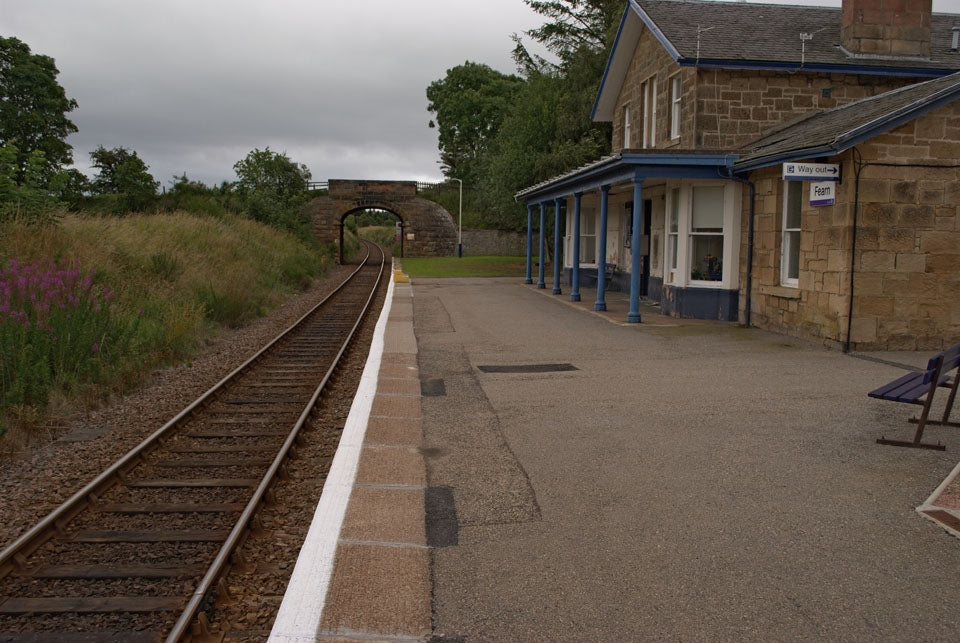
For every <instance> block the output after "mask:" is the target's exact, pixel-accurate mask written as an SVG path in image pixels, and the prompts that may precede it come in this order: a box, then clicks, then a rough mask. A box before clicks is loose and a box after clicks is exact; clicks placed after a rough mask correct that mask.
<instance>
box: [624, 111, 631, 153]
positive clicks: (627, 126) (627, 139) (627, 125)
mask: <svg viewBox="0 0 960 643" xmlns="http://www.w3.org/2000/svg"><path fill="white" fill-rule="evenodd" d="M630 134H631V132H630V105H629V104H627V105H624V106H623V149H625V150H628V149H630Z"/></svg>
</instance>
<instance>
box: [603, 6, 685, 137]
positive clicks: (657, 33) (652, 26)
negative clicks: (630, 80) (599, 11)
mask: <svg viewBox="0 0 960 643" xmlns="http://www.w3.org/2000/svg"><path fill="white" fill-rule="evenodd" d="M631 11H632V12H633V13H635V14H636V15H637V17H638V18H639V19H640V21H641V22H643V24H644V25H645V26H646V27H647V29H649V30H650V33H652V34H653V35H654V37H655V38H656V39H657V41H658V42H659V43H660V45H661V46H662V47H663V48H664V49H665V50H666V52H667V54H668V55H669V56H671V57H672V58H673V59H674V60H678V59H679V58H680V52H679V51H677V48H676V47H674V46H673V43H671V42H670V41H669V40H668V39H667V37H666V36H665V35H664V34H663V32H662V31H661V30H660V28H659V27H658V26H657V24H656V23H655V22H654V21H653V20H651V19H650V16H648V15H647V13H646V12H645V11H644V10H643V9H642V8H641V7H640V5H639V4H637V2H636V1H635V0H629V1H628V2H627V5H626V7H624V11H623V17H621V18H620V26H619V27H618V28H617V36H616V38H614V40H613V46H612V47H611V48H610V56H609V57H608V58H607V66H606V68H604V70H603V78H601V80H600V87H599V88H598V89H597V96H596V98H595V99H594V101H593V109H591V110H590V120H591V121H595V120H596V119H597V110H598V109H599V108H600V98H601V97H602V96H603V93H604V89H605V88H606V86H607V81H608V80H610V72H611V70H612V68H613V63H614V61H615V59H616V57H617V52H618V51H619V48H620V46H621V44H622V40H623V34H624V30H625V28H626V25H627V20H629V19H630V12H631ZM641 33H642V32H641ZM638 37H639V34H638ZM632 44H633V45H636V42H634V43H632ZM630 53H631V55H632V53H633V49H631V50H630ZM627 67H629V64H628V65H627V66H626V67H625V68H624V73H626V68H627Z"/></svg>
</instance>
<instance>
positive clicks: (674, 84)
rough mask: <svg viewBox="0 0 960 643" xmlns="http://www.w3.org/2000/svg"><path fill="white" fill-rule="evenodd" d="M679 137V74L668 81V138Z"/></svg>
mask: <svg viewBox="0 0 960 643" xmlns="http://www.w3.org/2000/svg"><path fill="white" fill-rule="evenodd" d="M679 137H680V75H679V74H677V75H676V76H674V77H673V78H672V79H671V81H670V138H679Z"/></svg>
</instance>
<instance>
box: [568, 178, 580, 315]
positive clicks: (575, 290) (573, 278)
mask: <svg viewBox="0 0 960 643" xmlns="http://www.w3.org/2000/svg"><path fill="white" fill-rule="evenodd" d="M582 200H583V192H577V193H576V194H574V195H573V261H571V265H572V266H573V267H572V268H571V269H570V272H571V275H570V290H571V292H570V301H580V202H581V201H582Z"/></svg>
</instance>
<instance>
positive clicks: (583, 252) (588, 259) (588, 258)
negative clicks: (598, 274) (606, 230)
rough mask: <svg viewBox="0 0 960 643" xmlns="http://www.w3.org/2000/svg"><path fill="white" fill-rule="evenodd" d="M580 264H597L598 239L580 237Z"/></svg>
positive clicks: (587, 236) (588, 236)
mask: <svg viewBox="0 0 960 643" xmlns="http://www.w3.org/2000/svg"><path fill="white" fill-rule="evenodd" d="M580 263H597V238H596V237H595V236H593V235H580Z"/></svg>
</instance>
